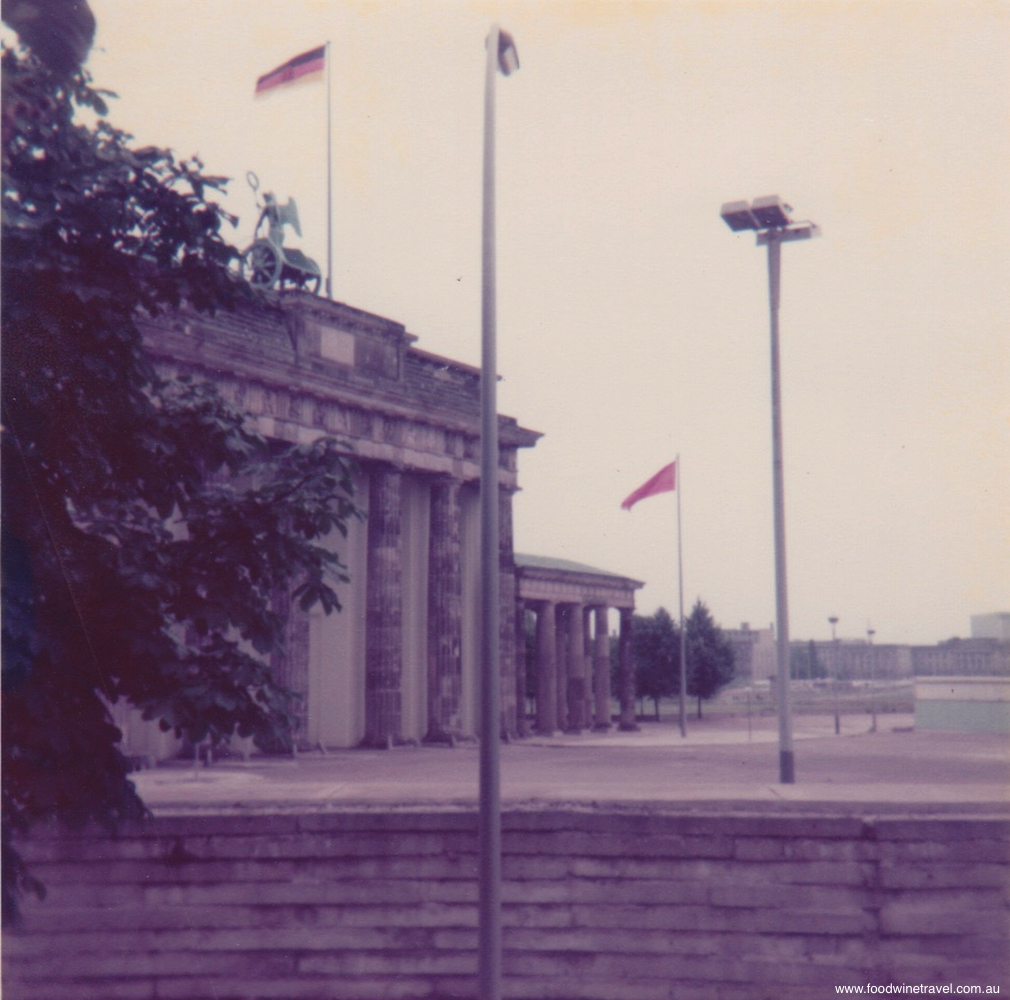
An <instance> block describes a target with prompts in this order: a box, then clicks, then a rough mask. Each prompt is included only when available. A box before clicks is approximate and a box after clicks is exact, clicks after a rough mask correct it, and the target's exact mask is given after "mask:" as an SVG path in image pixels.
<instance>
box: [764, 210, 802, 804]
mask: <svg viewBox="0 0 1010 1000" xmlns="http://www.w3.org/2000/svg"><path fill="white" fill-rule="evenodd" d="M781 264H782V234H781V233H779V232H776V231H775V230H769V232H768V304H769V310H770V313H771V364H772V474H773V484H772V485H773V491H774V503H775V607H776V616H777V626H776V641H777V651H778V665H777V673H778V689H779V691H778V694H779V781H780V782H781V783H782V784H784V785H791V784H792V783H793V782H794V781H795V780H796V771H795V761H794V758H793V716H792V705H791V704H790V692H789V598H788V588H787V585H786V513H785V483H784V475H783V461H782V398H781V384H780V383H781V379H780V375H779V284H780V273H781Z"/></svg>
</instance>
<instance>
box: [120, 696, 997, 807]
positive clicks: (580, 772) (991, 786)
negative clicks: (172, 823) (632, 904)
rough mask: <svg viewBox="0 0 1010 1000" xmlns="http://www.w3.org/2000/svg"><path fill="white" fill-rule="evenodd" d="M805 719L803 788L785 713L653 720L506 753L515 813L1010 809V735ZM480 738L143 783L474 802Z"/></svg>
mask: <svg viewBox="0 0 1010 1000" xmlns="http://www.w3.org/2000/svg"><path fill="white" fill-rule="evenodd" d="M867 729H868V717H863V716H853V717H848V718H844V719H843V723H842V734H841V735H840V736H836V735H835V734H834V720H833V719H832V718H831V717H830V716H821V717H804V716H800V717H797V719H796V721H795V724H794V738H795V763H796V782H795V784H792V785H782V784H780V783H779V782H778V730H777V724H776V722H775V720H774V719H768V718H765V719H755V720H754V721H753V723H752V725H751V727H750V731H748V722H747V719H746V718H736V719H720V720H714V721H708V720H706V721H703V722H700V723H699V722H696V721H694V720H691V721H689V724H688V735H687V737H686V738H684V737H682V736H681V735H680V730H679V727H678V726H677V725H676V723H660V724H656V723H643V724H642V727H641V729H640V731H639V732H636V733H621V732H618V731H616V730H610V731H609V732H606V733H600V734H597V733H584V734H580V735H575V736H558V737H553V738H532V739H527V740H522V741H518V742H515V743H512V744H509V745H503V746H502V747H501V790H502V801H503V804H504V805H505V806H506V807H510V806H512V807H527V808H529V807H537V806H543V805H547V804H556V803H562V802H567V803H572V804H586V805H588V804H590V803H603V802H607V803H619V804H622V805H626V806H629V807H630V806H632V805H634V806H635V807H638V808H648V807H650V806H652V807H662V806H664V805H668V804H670V803H674V802H676V803H681V804H683V805H684V806H686V807H688V808H702V807H705V806H714V805H716V804H718V805H719V807H720V808H727V807H728V808H748V807H750V806H752V805H753V806H757V805H760V806H762V807H763V808H767V807H769V806H772V803H778V806H777V807H776V808H783V809H812V808H827V809H830V810H837V809H838V808H840V807H842V806H843V805H851V804H853V803H860V804H862V805H863V806H864V808H870V809H872V810H873V811H875V812H885V811H894V810H900V811H930V812H932V811H938V812H959V813H963V812H971V813H979V812H985V813H992V812H999V813H1003V812H1006V813H1010V737H1008V736H1006V735H1002V734H993V733H982V734H970V733H938V732H926V731H919V732H915V731H913V729H912V718H911V716H897V715H886V716H881V717H880V722H879V727H878V729H879V731H878V732H876V733H869V732H868V731H867ZM478 759H479V749H478V747H477V746H476V744H463V745H459V746H456V747H455V748H452V749H450V748H448V747H427V746H422V747H398V748H395V749H392V750H341V751H331V752H330V753H327V754H325V755H324V754H322V753H312V754H302V755H299V756H298V757H297V758H295V759H278V758H257V759H252V760H249V761H238V760H236V761H223V762H220V763H216V764H214V765H213V766H211V767H203V766H201V767H199V768H198V769H194V767H193V766H192V764H173V765H168V766H165V765H163V766H161V767H159V768H156V769H153V770H148V771H144V772H142V773H140V774H139V775H137V776H136V780H137V785H138V790H139V791H140V793H141V795H142V797H143V798H144V800H145V801H146V802H147V803H148V805H149V806H150V807H151V808H152V809H153V810H154V812H155V813H159V812H162V813H164V812H173V811H177V810H180V809H185V810H189V809H192V808H201V809H205V808H214V809H220V808H222V807H225V808H229V809H232V808H239V809H243V808H244V809H251V808H262V807H266V806H270V807H298V808H304V807H306V806H308V807H311V808H332V807H339V806H373V807H378V806H390V805H395V806H398V807H401V808H403V807H411V806H421V805H428V806H430V805H445V806H473V805H475V804H476V802H477V798H478Z"/></svg>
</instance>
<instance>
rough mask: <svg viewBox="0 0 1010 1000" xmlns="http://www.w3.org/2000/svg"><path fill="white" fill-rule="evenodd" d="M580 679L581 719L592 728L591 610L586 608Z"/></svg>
mask: <svg viewBox="0 0 1010 1000" xmlns="http://www.w3.org/2000/svg"><path fill="white" fill-rule="evenodd" d="M582 677H583V680H584V681H585V684H584V686H583V687H584V691H585V701H586V704H585V708H583V710H582V712H583V714H582V718H583V719H584V720H585V724H586V726H588V727H592V725H593V712H594V710H595V704H594V702H595V700H596V699H595V697H594V693H593V686H594V685H593V609H592V608H587V607H583V609H582Z"/></svg>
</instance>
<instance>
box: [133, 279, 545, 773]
mask: <svg viewBox="0 0 1010 1000" xmlns="http://www.w3.org/2000/svg"><path fill="white" fill-rule="evenodd" d="M273 305H274V306H275V308H263V307H252V306H246V307H243V308H242V309H240V310H239V311H237V312H234V313H219V314H217V315H216V316H213V317H206V316H201V315H198V314H195V313H190V312H181V313H178V314H176V315H174V316H172V317H167V318H164V317H160V318H158V319H157V320H152V321H147V322H145V323H144V324H143V328H144V335H145V342H146V344H147V346H148V349H149V351H150V353H151V355H152V356H153V358H154V360H155V363H156V364H157V366H158V368H159V369H160V370H161V371H162V372H163V373H164V374H172V375H188V376H191V377H193V378H195V379H201V380H209V381H212V382H214V383H215V384H216V385H217V386H218V389H219V390H220V392H221V393H222V395H223V396H224V397H225V398H226V399H228V400H230V401H231V402H233V403H235V404H236V405H238V406H239V407H241V408H242V409H243V410H245V411H246V412H248V413H249V414H250V415H251V416H252V417H254V418H255V420H256V421H257V423H258V426H259V428H260V430H261V431H262V432H263V433H265V434H266V435H267V436H270V437H273V438H276V439H279V440H285V441H300V442H309V441H312V440H314V439H315V438H317V437H318V436H320V435H323V434H329V435H333V436H335V437H337V438H339V439H341V440H342V441H345V442H347V444H348V447H349V450H351V451H353V454H354V455H355V457H356V460H357V462H358V465H359V469H360V471H359V473H358V476H357V482H356V495H355V499H356V501H357V502H358V503H359V505H361V506H363V507H366V508H367V514H368V516H367V520H366V522H365V523H364V524H357V523H356V524H354V525H352V527H351V532H350V535H349V537H348V538H347V539H346V540H344V539H336V540H334V543H333V544H334V545H335V546H337V547H338V548H339V550H340V554H341V557H342V558H343V560H344V562H345V563H346V564H347V565H348V566H349V568H350V572H351V577H352V582H351V584H349V585H347V586H345V587H343V588H342V589H341V591H340V598H341V602H342V604H343V611H342V612H341V613H339V614H334V615H331V616H325V615H323V614H321V613H316V612H312V613H309V614H305V613H304V612H301V611H300V610H298V609H297V608H292V607H290V602H288V608H289V629H288V642H287V648H286V649H285V650H284V651H283V653H281V654H279V655H278V656H277V657H276V660H275V663H274V667H275V670H276V671H277V672H278V674H279V676H280V677H281V679H282V680H283V681H285V682H286V683H287V684H288V685H289V686H290V687H292V688H294V689H296V690H299V691H302V692H304V694H305V701H304V704H303V708H302V718H301V720H300V727H299V733H298V741H299V742H300V743H301V744H304V745H310V746H324V747H326V746H355V745H359V744H362V743H364V744H368V745H374V746H388V745H391V744H394V743H399V742H406V741H422V740H431V741H450V740H453V739H456V738H459V737H469V736H473V735H475V732H476V720H477V684H476V678H477V662H478V656H479V646H478V642H479V637H478V621H477V614H478V608H479V593H478V588H479V549H480V546H479V498H478V491H479V480H480V465H479V458H480V373H479V371H478V370H477V369H476V368H473V367H470V366H468V365H464V364H460V363H459V362H456V361H452V360H450V359H447V358H442V357H438V356H436V355H433V354H429V353H427V352H425V351H421V350H419V349H418V348H416V347H415V346H413V345H414V342H415V340H416V339H417V338H416V337H414V336H413V335H411V334H410V333H408V332H407V331H406V329H405V328H404V327H403V326H402V325H401V324H399V323H396V322H394V321H392V320H389V319H385V318H383V317H381V316H376V315H373V314H371V313H366V312H363V311H361V310H359V309H354V308H352V307H350V306H347V305H344V304H343V303H339V302H330V301H327V300H325V299H321V298H316V297H314V296H310V295H306V294H302V293H282V294H280V295H277V296H276V297H275V298H274V299H273ZM539 437H540V435H539V434H538V433H537V432H535V431H531V430H528V429H526V428H523V427H520V426H519V425H518V424H517V423H516V421H515V420H514V419H511V418H509V417H501V418H499V447H500V454H499V464H498V473H499V481H498V488H499V498H500V505H501V506H500V509H501V525H502V536H501V545H500V572H501V588H500V589H501V600H502V612H503V613H502V630H501V642H502V650H501V666H502V689H503V695H504V697H503V698H502V731H503V733H505V734H508V735H518V732H519V719H518V718H517V704H516V680H515V678H516V633H515V614H514V611H513V609H514V607H515V601H516V580H515V566H514V563H513V559H512V496H513V494H514V492H515V491H516V489H517V488H518V473H517V456H518V451H519V449H520V448H528V447H532V446H533V445H534V444H535V443H536V441H537V439H538V438H539ZM120 721H121V722H122V721H123V719H122V717H120ZM128 728H129V730H130V732H129V733H128V737H129V738H130V739H131V740H132V742H133V744H134V746H133V747H132V748H131V749H132V751H133V752H137V753H146V752H147V751H145V750H144V748H143V747H140V746H138V744H140V743H142V742H143V735H142V733H141V732H140V730H139V727H137V726H135V725H130V726H128Z"/></svg>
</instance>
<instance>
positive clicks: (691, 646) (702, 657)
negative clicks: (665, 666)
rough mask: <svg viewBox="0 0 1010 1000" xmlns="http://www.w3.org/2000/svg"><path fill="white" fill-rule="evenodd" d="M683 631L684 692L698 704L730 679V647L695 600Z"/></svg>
mask: <svg viewBox="0 0 1010 1000" xmlns="http://www.w3.org/2000/svg"><path fill="white" fill-rule="evenodd" d="M685 625H686V628H687V693H688V694H689V695H691V696H692V697H695V698H697V699H698V718H699V719H700V718H701V703H702V701H703V700H707V699H709V698H712V697H714V696H715V695H716V694H718V693H719V691H720V690H721V689H722V688H723V687H725V686H726V685H727V684H728V683H729V682H730V681H731V680H732V679H733V673H734V654H733V647H732V645H731V644H730V642H729V640H728V639H727V638H726V637H725V636H724V635H723V634H722V629H720V628H719V627H718V626H717V625H716V623H715V621H714V619H713V618H712V615H711V613H710V612H709V610H708V608H707V607H706V606H705V605H704V604H703V603H702V602H701V601H700V600H699V601H698V602H697V603H696V604H695V606H694V608H693V609H692V611H691V614H690V615H689V616H688V619H687V622H686V623H685Z"/></svg>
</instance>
